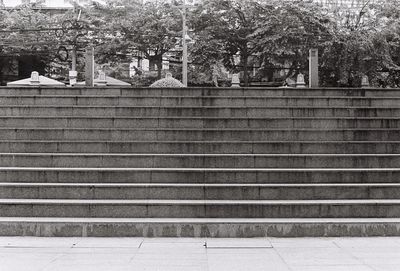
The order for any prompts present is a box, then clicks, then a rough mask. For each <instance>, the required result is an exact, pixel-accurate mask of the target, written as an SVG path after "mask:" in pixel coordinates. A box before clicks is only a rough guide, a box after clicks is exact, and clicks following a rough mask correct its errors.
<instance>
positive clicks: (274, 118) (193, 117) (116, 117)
mask: <svg viewBox="0 0 400 271" xmlns="http://www.w3.org/2000/svg"><path fill="white" fill-rule="evenodd" d="M0 119H24V120H29V119H68V120H69V119H108V120H126V119H129V120H381V121H383V120H400V117H335V116H334V117H207V116H201V117H197V116H189V117H187V116H182V117H181V116H175V117H174V116H139V117H130V116H43V115H42V116H0Z"/></svg>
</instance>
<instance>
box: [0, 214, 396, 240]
mask: <svg viewBox="0 0 400 271" xmlns="http://www.w3.org/2000/svg"><path fill="white" fill-rule="evenodd" d="M0 235H1V236H41V237H78V236H79V237H241V238H249V237H267V236H268V237H337V236H351V237H366V236H400V218H387V219H385V218H384V219H382V218H363V219H359V218H347V219H335V218H332V219H329V218H328V219H326V218H324V219H319V218H315V219H314V218H313V219H309V218H304V219H303V218H300V219H269V218H265V219H216V218H204V219H203V218H199V219H197V218H179V219H173V218H54V217H51V218H41V217H39V218H32V217H0Z"/></svg>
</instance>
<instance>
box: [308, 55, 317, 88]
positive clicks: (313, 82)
mask: <svg viewBox="0 0 400 271" xmlns="http://www.w3.org/2000/svg"><path fill="white" fill-rule="evenodd" d="M308 62H309V74H310V78H309V87H310V88H316V87H319V75H318V49H310V56H309V58H308Z"/></svg>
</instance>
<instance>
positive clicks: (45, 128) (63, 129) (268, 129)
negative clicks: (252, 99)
mask: <svg viewBox="0 0 400 271" xmlns="http://www.w3.org/2000/svg"><path fill="white" fill-rule="evenodd" d="M0 130H6V131H7V130H12V131H14V130H38V131H41V130H44V131H48V130H49V131H54V130H56V131H69V130H71V131H93V130H96V131H200V132H208V131H211V132H214V131H216V132H224V131H232V132H234V131H243V132H249V133H251V132H257V131H265V132H269V131H272V132H275V131H285V132H290V131H293V132H297V131H317V132H319V131H321V132H328V131H338V132H343V131H347V132H356V131H400V128H356V129H340V128H339V129H332V128H327V129H313V128H287V129H283V128H237V129H234V128H69V127H68V128H64V127H62V128H60V127H51V128H50V127H39V128H36V127H28V128H27V127H0Z"/></svg>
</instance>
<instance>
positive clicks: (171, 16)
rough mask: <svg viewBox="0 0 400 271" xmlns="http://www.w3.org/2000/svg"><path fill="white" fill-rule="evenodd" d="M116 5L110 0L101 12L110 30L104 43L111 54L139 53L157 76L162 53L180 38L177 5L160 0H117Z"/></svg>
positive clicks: (174, 44)
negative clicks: (105, 8) (152, 66)
mask: <svg viewBox="0 0 400 271" xmlns="http://www.w3.org/2000/svg"><path fill="white" fill-rule="evenodd" d="M118 5H121V6H123V8H118ZM118 5H115V3H112V2H111V1H110V3H109V4H108V7H109V11H108V12H107V13H104V14H105V18H106V21H107V22H108V23H106V26H105V27H106V28H109V29H111V32H112V34H110V36H109V38H110V39H111V42H110V43H108V44H105V47H106V48H108V49H107V50H108V51H109V52H112V53H113V54H116V53H119V54H120V55H127V54H137V53H139V54H141V55H143V56H144V57H145V58H147V59H148V60H149V61H150V63H151V65H153V64H154V65H155V66H156V67H157V75H158V78H161V71H162V61H163V57H164V56H165V54H166V53H167V52H169V51H170V50H171V49H173V48H175V47H176V46H177V44H179V42H180V36H181V34H180V31H181V28H182V27H181V22H180V20H179V19H177V17H178V16H179V17H178V18H180V15H179V13H178V10H177V8H176V7H174V6H172V5H170V4H168V3H167V2H164V1H149V2H146V3H144V4H141V3H137V2H135V1H120V2H118ZM114 16H118V18H119V20H118V21H117V22H115V21H114V20H112V19H111V18H112V17H114ZM107 18H108V19H107ZM102 51H106V50H104V49H103V50H102Z"/></svg>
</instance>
